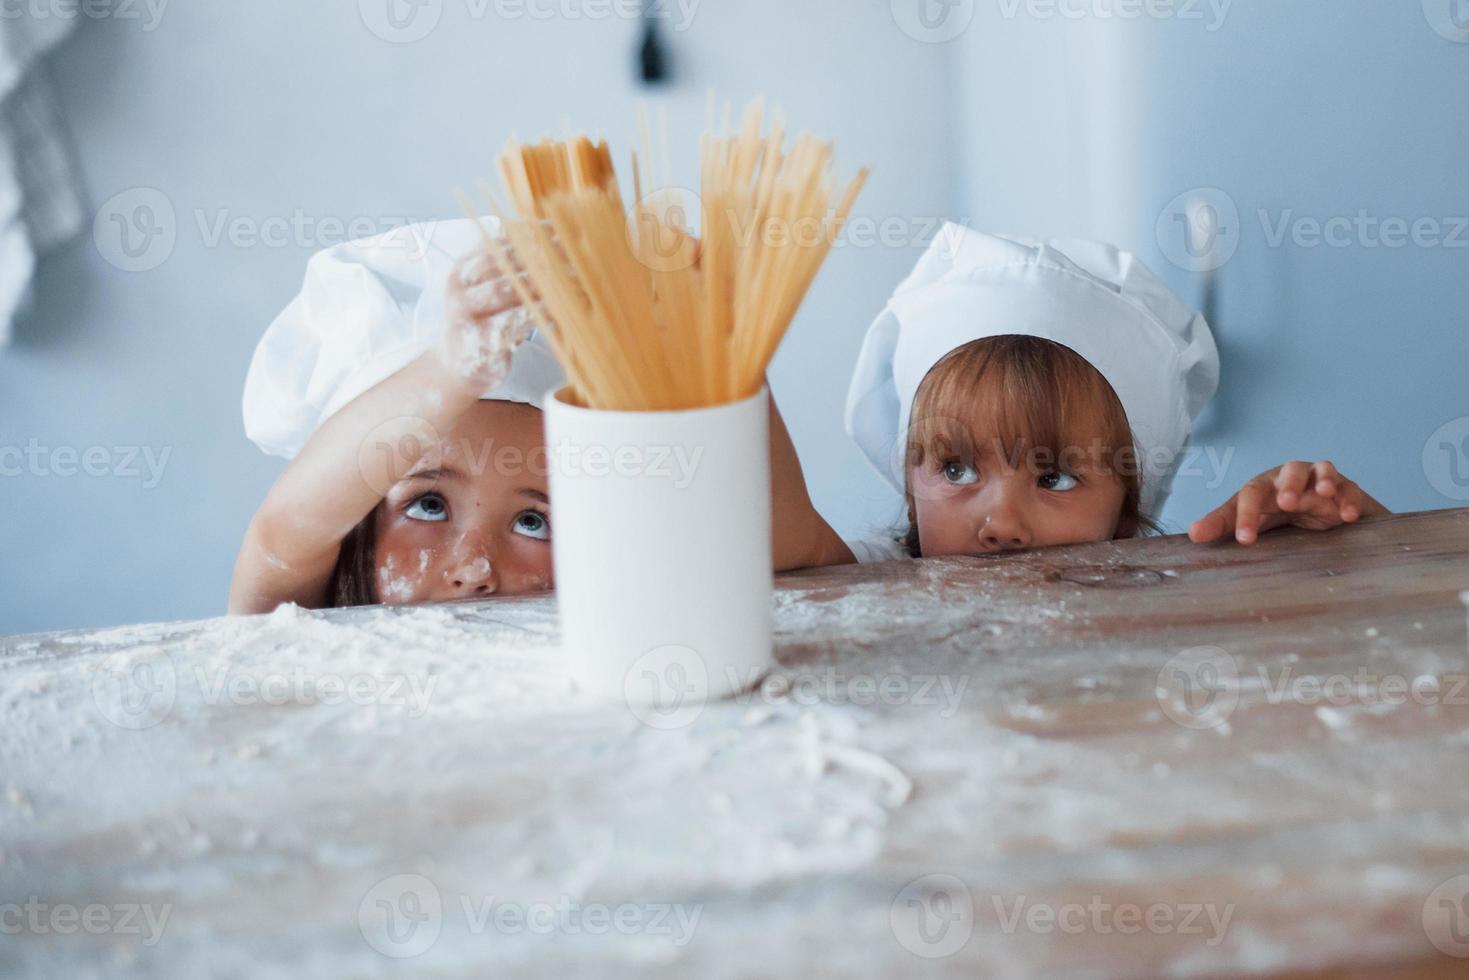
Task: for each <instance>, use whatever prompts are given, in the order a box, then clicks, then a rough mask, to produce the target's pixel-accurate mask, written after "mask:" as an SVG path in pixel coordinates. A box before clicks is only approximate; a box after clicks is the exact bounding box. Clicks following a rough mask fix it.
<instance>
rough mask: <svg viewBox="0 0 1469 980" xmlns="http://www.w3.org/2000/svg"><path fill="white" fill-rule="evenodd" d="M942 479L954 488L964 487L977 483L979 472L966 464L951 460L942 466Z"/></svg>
mask: <svg viewBox="0 0 1469 980" xmlns="http://www.w3.org/2000/svg"><path fill="white" fill-rule="evenodd" d="M943 473H944V479H945V480H948V481H949V482H950V483H952V484H953V485H954V486H956V487H965V486H968V485H969V484H971V483H977V482H978V481H979V472H978V471H977V470H976V469H975V468H974V467H972V466H970V465H969V464H968V463H961V462H959V461H958V460H957V459H951V460H949V461H948V462H947V463H945V464H944V470H943Z"/></svg>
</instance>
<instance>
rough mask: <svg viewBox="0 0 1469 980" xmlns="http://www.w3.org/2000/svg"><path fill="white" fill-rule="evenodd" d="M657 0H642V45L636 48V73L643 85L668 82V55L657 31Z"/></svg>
mask: <svg viewBox="0 0 1469 980" xmlns="http://www.w3.org/2000/svg"><path fill="white" fill-rule="evenodd" d="M658 6H659V0H643V43H642V45H641V46H640V47H639V48H638V71H639V74H640V76H641V77H642V80H643V84H644V85H662V84H663V83H664V82H667V81H668V54H667V52H665V51H664V50H663V38H662V35H661V33H660V32H659V30H658Z"/></svg>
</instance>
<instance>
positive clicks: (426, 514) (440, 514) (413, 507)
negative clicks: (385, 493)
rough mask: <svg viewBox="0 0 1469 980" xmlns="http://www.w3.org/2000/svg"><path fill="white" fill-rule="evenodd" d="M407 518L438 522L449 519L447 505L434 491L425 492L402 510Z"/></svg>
mask: <svg viewBox="0 0 1469 980" xmlns="http://www.w3.org/2000/svg"><path fill="white" fill-rule="evenodd" d="M403 513H404V514H405V515H407V517H408V519H409V520H413V521H427V522H429V523H438V522H439V521H447V520H448V519H449V505H448V504H447V503H445V502H444V498H443V497H440V496H439V495H438V494H436V493H426V494H424V495H423V496H422V497H419V498H418V499H417V500H415V501H413V503H411V504H409V505H408V509H407V510H405V511H404V512H403Z"/></svg>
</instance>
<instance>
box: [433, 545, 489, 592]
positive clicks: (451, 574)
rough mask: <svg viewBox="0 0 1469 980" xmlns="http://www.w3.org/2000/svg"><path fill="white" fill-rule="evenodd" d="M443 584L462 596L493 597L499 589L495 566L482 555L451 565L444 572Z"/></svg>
mask: <svg viewBox="0 0 1469 980" xmlns="http://www.w3.org/2000/svg"><path fill="white" fill-rule="evenodd" d="M444 583H445V584H446V585H448V586H449V587H450V588H451V589H453V590H454V591H455V592H456V593H458V594H459V595H463V596H469V595H493V594H494V593H495V591H496V590H497V589H498V588H499V580H498V578H497V576H496V575H495V566H494V564H493V563H492V562H491V561H490V559H489V558H488V557H486V556H484V555H478V556H475V557H473V558H468V559H465V560H461V561H458V562H454V563H452V564H451V566H450V568H449V569H448V570H447V571H445V572H444Z"/></svg>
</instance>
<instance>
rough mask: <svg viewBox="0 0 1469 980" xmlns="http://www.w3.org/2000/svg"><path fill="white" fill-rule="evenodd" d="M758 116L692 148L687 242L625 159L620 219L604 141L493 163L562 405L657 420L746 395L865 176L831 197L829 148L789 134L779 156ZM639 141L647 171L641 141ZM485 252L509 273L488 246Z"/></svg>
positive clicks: (757, 382) (499, 248) (673, 206)
mask: <svg viewBox="0 0 1469 980" xmlns="http://www.w3.org/2000/svg"><path fill="white" fill-rule="evenodd" d="M763 116H764V113H763V111H762V108H761V106H760V104H759V103H758V102H757V103H756V104H754V105H752V106H751V107H750V109H749V110H748V111H747V112H746V114H745V118H744V121H743V124H742V126H741V128H740V131H739V133H738V134H736V135H733V136H716V135H714V134H712V133H706V134H705V136H704V138H703V143H702V147H701V177H700V187H699V198H700V200H699V202H698V204H697V205H696V207H697V208H698V211H699V214H700V230H699V234H700V235H701V236H702V238H697V237H695V232H694V231H693V230H692V229H691V228H690V227H688V224H689V222H688V221H687V210H688V209H687V208H685V207H684V206H683V202H682V200H681V198H680V196H679V194H678V192H676V191H673V190H670V189H668V188H667V187H666V186H665V187H664V188H663V189H660V190H653V191H651V192H649V193H646V194H645V193H644V187H645V186H648V187H651V184H652V182H651V180H650V179H649V178H648V175H647V174H646V173H645V172H644V169H643V167H642V166H640V165H639V160H638V156H637V154H634V155H633V184H634V186H633V194H634V199H635V204H634V205H633V207H632V209H631V211H629V210H628V209H627V208H626V207H625V206H624V203H623V199H622V195H621V193H620V191H619V189H618V184H617V175H616V173H615V170H614V168H613V165H612V157H611V153H610V152H609V150H608V148H607V144H606V143H605V142H602V143H593V142H592V141H591V140H589V139H587V138H585V137H578V138H574V139H570V140H564V141H552V140H546V141H543V142H541V143H539V144H536V145H523V144H520V143H517V142H513V141H512V142H511V144H510V145H509V146H508V147H507V148H506V149H505V152H504V153H503V154H502V156H501V158H500V171H501V177H502V179H503V181H504V184H505V188H506V191H507V193H508V194H509V197H510V204H511V209H512V210H513V214H509V215H506V214H502V216H501V217H502V222H503V226H504V230H505V235H506V238H507V239H508V241H509V243H510V246H511V250H512V251H513V252H514V258H515V260H518V262H519V263H520V265H521V266H523V267H524V269H525V271H526V273H527V276H528V279H529V285H527V284H526V283H522V282H520V281H519V280H518V279H516V280H514V281H515V282H516V288H517V289H518V290H519V291H520V294H521V300H522V302H524V303H525V304H526V305H527V306H529V307H530V309H531V311H532V313H533V314H534V316H535V317H536V319H537V321H538V322H539V324H540V325H541V327H542V329H543V331H544V332H545V333H546V334H547V336H548V339H549V340H550V342H551V344H552V346H553V348H554V349H555V350H556V353H557V356H558V357H559V358H560V360H561V361H562V364H563V366H564V367H565V368H566V372H567V375H568V378H569V379H570V382H571V386H572V389H573V390H572V392H571V396H572V398H573V399H575V401H576V402H577V403H578V404H581V405H586V406H590V407H593V408H598V409H605V410H615V411H653V410H673V409H684V408H695V407H700V406H709V405H720V404H725V403H727V402H731V401H736V400H739V399H742V398H746V397H749V396H751V395H753V394H755V393H756V392H757V391H759V389H760V386H761V385H762V384H763V383H764V376H765V370H766V368H767V366H768V365H769V363H770V360H771V358H772V357H774V355H775V351H776V348H777V347H778V346H779V345H780V342H781V339H782V338H783V337H784V336H785V333H786V331H787V329H788V328H789V326H790V323H791V320H792V319H793V318H794V317H795V315H796V310H797V309H798V307H799V306H800V304H801V301H802V300H803V299H804V297H805V295H806V293H807V290H808V289H809V288H810V286H811V283H812V280H814V279H815V277H816V273H817V271H818V270H819V269H820V268H821V264H822V262H823V261H825V259H826V256H827V254H828V253H829V252H830V249H831V245H832V243H833V241H834V239H835V237H836V235H837V234H838V233H839V232H840V229H841V227H842V225H843V223H844V222H845V221H846V218H847V216H848V214H849V213H850V212H851V209H852V206H853V204H854V203H855V202H856V199H857V194H858V193H859V192H860V190H861V188H862V185H863V183H864V182H865V180H866V177H867V172H866V170H863V171H861V172H860V173H859V174H858V175H857V176H856V177H855V178H854V179H853V180H852V181H851V182H850V183H849V184H848V185H847V186H846V187H845V188H844V189H842V190H841V191H840V192H838V189H837V187H836V184H835V181H834V180H833V177H832V146H831V144H830V143H825V142H821V141H819V140H817V139H815V138H813V137H811V136H808V135H802V136H800V137H799V138H797V139H796V141H795V145H794V147H793V148H792V150H791V152H790V153H789V154H787V153H786V152H785V149H784V145H783V144H784V131H783V127H782V126H781V124H780V122H779V121H776V122H775V123H774V124H773V126H772V128H771V130H770V131H769V132H763V129H764V119H763ZM643 141H644V162H645V163H648V162H650V158H651V146H650V144H651V139H650V138H649V136H648V131H647V127H646V126H645V127H644V137H643ZM665 171H666V167H665ZM665 179H666V173H665ZM496 210H500V209H499V208H496ZM487 245H488V246H489V247H490V248H491V249H492V250H493V251H494V252H495V253H496V255H497V258H498V259H499V260H500V261H501V263H502V265H507V264H508V263H509V262H510V256H509V255H508V254H507V253H506V250H505V248H504V246H503V245H502V244H501V243H498V242H495V241H493V240H491V241H489V242H487ZM507 267H508V265H507ZM532 287H533V289H532Z"/></svg>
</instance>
